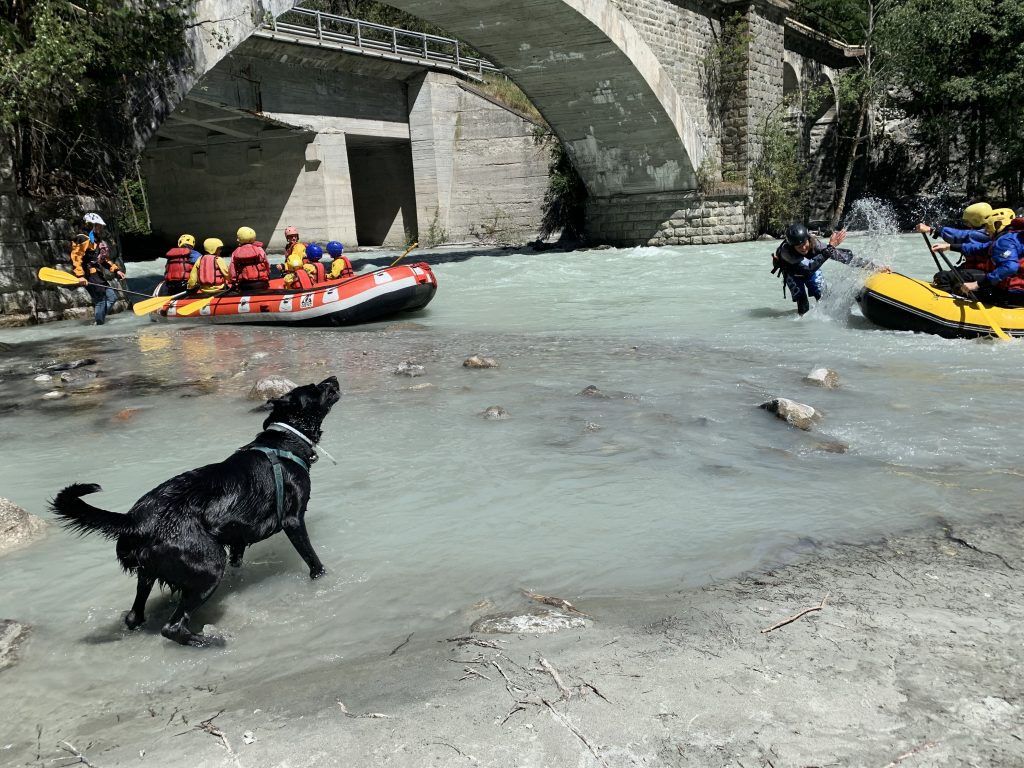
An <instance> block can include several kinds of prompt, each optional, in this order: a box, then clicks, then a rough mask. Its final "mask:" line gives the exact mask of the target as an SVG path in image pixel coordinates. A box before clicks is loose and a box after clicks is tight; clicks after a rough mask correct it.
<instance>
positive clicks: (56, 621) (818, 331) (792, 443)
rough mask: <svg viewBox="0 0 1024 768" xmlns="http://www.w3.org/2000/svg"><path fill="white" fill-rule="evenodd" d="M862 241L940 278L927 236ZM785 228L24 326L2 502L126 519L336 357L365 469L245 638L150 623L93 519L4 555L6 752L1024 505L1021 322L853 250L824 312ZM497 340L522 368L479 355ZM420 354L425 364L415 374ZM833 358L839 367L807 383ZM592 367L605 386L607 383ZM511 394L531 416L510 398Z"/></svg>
mask: <svg viewBox="0 0 1024 768" xmlns="http://www.w3.org/2000/svg"><path fill="white" fill-rule="evenodd" d="M847 245H848V246H850V247H851V248H853V249H854V250H855V251H856V252H857V253H858V254H860V255H866V256H869V257H872V258H874V259H876V260H878V261H882V262H885V263H889V264H891V265H892V266H893V268H894V269H896V270H898V271H902V272H904V273H906V274H911V275H914V276H924V275H928V274H930V273H931V271H933V269H932V263H931V261H930V259H929V257H928V255H927V254H926V253H925V252H924V247H923V245H922V242H921V239H920V237H918V236H910V235H903V236H892V235H885V236H873V235H867V234H861V235H856V234H855V235H854V236H851V238H850V239H849V240H848V241H847ZM773 248H774V245H773V244H769V243H764V242H756V243H742V244H735V245H713V246H692V247H669V248H646V247H641V248H627V249H606V250H589V251H577V252H573V253H564V254H563V253H550V252H547V253H515V254H510V253H507V252H502V251H491V252H481V253H480V255H477V256H474V257H472V258H468V259H465V260H459V261H450V262H444V263H439V264H437V265H436V266H435V267H434V269H435V272H436V274H437V277H438V282H439V289H438V293H437V295H436V297H435V299H434V301H433V303H432V304H431V305H430V306H429V307H428V308H427V309H426V310H424V311H422V312H420V313H417V314H415V315H411V316H407V317H404V318H400V319H395V320H392V321H388V322H381V323H377V324H373V325H368V326H361V327H353V328H330V329H290V328H264V327H247V326H218V327H208V326H205V325H202V324H201V323H199V322H197V323H196V324H194V325H189V326H187V327H186V326H184V325H180V326H174V327H169V326H166V325H161V324H157V323H151V322H149V321H148V320H147V319H145V318H137V317H135V316H134V315H132V314H131V313H127V314H125V313H122V314H119V315H116V316H114V317H113V318H112V319H111V320H110V322H109V323H108V324H107V325H106V326H103V327H102V328H98V327H94V326H92V327H91V326H86V325H84V324H83V323H81V322H62V323H56V324H50V325H45V326H39V327H34V328H25V329H8V330H3V331H0V343H3V345H4V347H3V349H4V361H3V366H2V368H3V371H4V375H3V381H2V383H0V391H2V392H3V394H4V396H5V397H4V401H5V402H4V405H5V406H6V408H5V409H3V410H2V411H0V413H2V417H0V439H2V440H3V444H4V446H5V450H4V461H3V462H2V464H0V495H2V496H4V497H6V498H9V499H11V500H12V501H14V502H15V503H17V504H19V505H21V506H23V507H25V508H26V509H28V510H29V511H31V512H33V513H35V514H37V515H40V516H42V517H47V512H46V503H47V500H48V499H50V498H52V496H53V495H54V494H55V493H56V491H57V490H59V489H60V488H61V487H63V486H64V485H66V484H68V483H70V482H73V481H91V482H98V483H100V484H101V485H102V486H103V492H102V493H100V494H96V495H94V496H92V497H90V501H91V502H92V503H94V504H97V505H98V506H102V507H105V508H108V509H112V510H117V511H126V510H127V509H128V508H129V507H130V506H131V504H132V503H133V501H134V500H135V499H136V498H138V497H139V496H140V495H141V494H143V493H144V492H145V491H147V490H148V489H149V488H151V487H153V486H154V485H156V484H157V483H159V482H161V481H162V480H164V479H166V478H168V477H170V476H172V475H174V474H177V473H179V472H181V471H184V470H186V469H189V468H192V467H194V466H199V465H201V464H205V463H209V462H214V461H219V460H220V459H222V458H223V457H225V456H226V455H227V454H228V453H229V452H230V451H232V450H233V449H234V448H236V447H237V446H239V445H242V444H244V443H246V442H248V441H249V440H250V439H251V438H252V437H253V436H254V435H255V434H256V432H257V431H258V429H259V425H260V423H261V422H262V419H263V417H264V416H263V414H262V413H254V412H253V410H252V409H253V407H254V405H255V403H253V402H252V401H249V400H247V399H246V394H247V392H248V390H249V389H250V387H251V386H252V385H253V383H254V382H255V381H256V380H258V379H259V378H261V377H264V376H270V375H274V376H285V377H288V378H290V379H292V380H294V381H295V382H297V383H308V382H311V381H319V380H320V379H322V378H323V377H324V376H326V375H328V374H335V375H337V376H338V378H339V380H340V381H341V384H342V390H343V393H344V394H343V397H342V400H341V402H340V403H339V404H338V405H337V406H336V407H335V409H334V411H333V412H332V414H331V415H330V416H329V417H328V419H327V421H326V423H325V428H324V439H323V445H324V447H325V448H326V449H327V450H328V451H329V452H330V453H331V454H332V455H333V456H334V457H335V458H336V459H338V461H339V464H338V466H334V465H332V464H331V463H330V461H329V460H328V459H326V458H324V459H321V461H320V462H319V463H317V464H316V465H315V466H314V467H313V469H312V477H313V496H312V500H311V502H310V505H309V512H308V515H307V521H308V525H309V529H310V533H311V537H312V539H313V542H314V546H315V547H316V549H317V551H318V553H319V554H320V557H321V559H322V560H323V561H324V564H325V566H326V568H327V571H328V573H327V575H326V576H325V577H324V578H322V579H320V580H318V581H316V582H311V581H310V580H309V579H308V576H307V571H306V568H305V567H304V566H303V564H302V562H301V560H300V559H299V557H298V556H297V554H296V553H295V552H294V551H293V550H292V548H291V546H290V545H289V543H288V541H287V539H286V538H285V537H284V536H275V537H273V538H272V539H270V540H268V541H266V542H263V543H261V544H258V545H255V546H253V547H252V548H251V549H250V550H248V551H247V553H246V562H245V564H244V566H243V567H242V568H241V569H237V570H230V572H229V573H228V574H227V576H226V578H225V580H224V582H223V584H222V585H221V587H220V589H219V590H218V592H217V593H216V595H215V596H214V598H213V599H212V600H211V602H210V603H209V604H208V605H207V606H206V607H205V608H203V609H201V611H200V612H199V613H198V615H197V617H196V627H197V628H198V627H199V626H201V625H203V624H204V623H206V624H212V625H214V626H215V627H216V631H217V632H219V633H222V634H224V635H225V636H226V637H227V644H226V646H225V647H224V648H222V649H206V650H200V651H197V650H194V649H186V648H181V647H178V646H175V645H173V644H172V643H170V642H168V641H166V640H164V639H163V638H161V637H160V635H159V628H160V626H161V624H162V623H163V620H164V619H165V617H166V616H167V615H168V614H169V612H170V610H171V609H172V607H173V604H172V602H171V600H170V597H169V596H168V595H162V596H161V595H159V594H157V593H154V597H153V598H152V599H151V601H150V607H149V612H148V617H149V623H148V624H147V626H146V627H145V628H144V629H143V630H141V631H139V632H135V633H129V632H127V631H126V630H125V629H124V627H123V624H122V616H123V614H124V612H125V611H126V610H127V609H128V607H129V606H130V604H131V601H132V598H133V596H134V581H133V580H132V579H130V578H129V577H127V576H125V575H124V574H123V573H122V572H121V571H120V569H119V567H118V564H117V561H116V559H115V555H114V545H113V543H111V542H109V541H106V540H104V539H102V538H100V537H98V536H91V537H85V538H78V537H76V536H73V535H71V534H69V533H66V532H64V531H61V530H54V531H53V532H52V533H51V534H50V535H49V536H47V537H46V538H45V539H44V540H43V541H41V542H40V543H38V544H36V545H34V546H31V547H29V548H27V549H22V550H19V551H16V552H14V553H12V554H9V555H6V556H4V557H3V558H2V559H0V573H2V574H3V590H2V594H0V617H9V618H15V619H18V620H20V621H22V622H27V623H29V624H31V625H33V634H32V638H31V641H30V644H29V645H28V647H27V648H26V650H25V653H24V654H23V659H22V661H21V662H20V663H19V664H18V665H17V666H15V667H13V668H11V669H8V670H5V671H4V672H2V673H0V680H2V683H3V688H4V699H5V702H6V703H5V705H4V709H5V714H4V716H3V718H2V724H0V731H2V733H0V748H9V749H11V750H13V752H18V751H19V750H26V752H25V754H27V753H28V751H31V747H32V745H33V744H34V743H35V739H36V731H35V729H36V724H38V723H41V722H43V721H46V722H47V723H54V722H66V723H68V722H71V721H74V720H76V719H78V718H87V717H92V718H94V719H95V720H96V721H97V722H101V721H102V717H109V716H111V715H110V712H111V711H114V710H116V711H122V710H124V711H132V712H135V711H138V710H139V708H141V707H143V706H144V703H145V702H148V701H154V700H157V699H159V698H160V697H161V696H169V695H173V692H174V691H180V690H185V689H190V688H192V687H196V686H202V685H206V684H207V683H208V681H209V680H211V679H218V680H223V679H227V678H230V679H231V680H232V681H233V683H234V684H235V686H237V687H238V688H240V689H241V688H245V689H246V690H248V691H249V694H247V695H251V692H252V690H257V691H259V690H261V689H260V687H259V681H260V680H261V678H264V677H265V676H266V675H267V670H268V665H271V666H272V668H273V670H274V671H275V672H276V673H279V674H278V675H276V676H277V677H280V676H281V675H282V674H284V673H286V672H287V673H289V674H290V673H292V672H299V671H301V672H306V673H315V672H316V671H317V670H323V672H324V674H330V673H331V671H332V670H338V669H343V668H344V665H345V664H346V663H348V662H353V661H358V660H360V659H362V658H364V657H366V656H367V655H373V654H376V655H380V654H381V652H382V651H383V652H384V654H386V653H387V651H388V650H389V649H392V648H395V647H397V646H398V645H400V644H401V643H402V642H403V641H404V640H405V639H406V638H408V637H409V636H410V635H411V634H412V635H418V636H432V635H436V636H439V637H440V636H451V635H453V634H465V633H466V632H467V631H468V628H469V623H470V621H471V618H467V617H471V616H476V615H479V611H478V612H477V613H474V612H473V609H472V608H471V607H472V606H474V605H475V604H478V603H480V602H481V601H485V602H484V606H485V609H481V610H490V611H500V610H504V609H510V608H514V607H523V598H522V596H521V595H520V593H519V589H520V588H529V589H533V590H535V591H537V592H541V593H544V594H548V595H556V596H559V597H562V598H568V599H570V600H572V601H573V602H575V603H582V604H588V603H591V604H592V603H594V602H596V601H599V600H600V599H601V598H602V597H607V596H619V597H621V596H623V595H626V596H628V595H636V596H638V597H642V596H643V595H645V594H651V593H653V592H664V591H671V590H672V589H677V588H681V587H692V586H695V585H700V584H703V583H707V582H710V581H713V580H715V579H720V578H724V577H727V576H730V575H733V574H736V573H739V572H742V571H744V570H747V569H751V568H755V567H768V566H770V565H771V564H773V563H777V562H782V561H785V560H787V559H790V558H792V557H793V556H794V554H795V553H798V552H800V551H806V550H807V549H809V548H812V547H815V546H824V545H828V544H829V543H831V542H838V541H843V542H849V541H863V540H868V539H873V538H876V537H879V536H881V535H884V534H886V533H890V532H896V531H902V530H906V529H908V528H913V527H915V526H919V525H921V524H923V523H925V522H926V521H931V520H934V519H936V518H945V519H950V520H963V519H967V518H974V517H978V516H984V515H986V514H987V513H989V512H992V511H1000V510H1007V509H1016V507H1017V505H1018V497H1019V494H1020V481H1021V474H1022V470H1021V466H1020V450H1019V448H1018V446H1019V445H1022V444H1024V434H1022V429H1024V428H1022V424H1024V422H1022V420H1020V419H1017V418H1015V417H1013V416H1012V413H1011V412H1010V411H1008V409H1007V407H1006V402H1007V401H1008V399H1009V394H1010V393H1009V389H1008V383H1012V382H1013V381H1016V380H1018V378H1019V370H1020V368H1021V365H1022V362H1024V345H1022V344H1021V343H1019V342H1018V343H1012V344H1005V343H997V342H992V341H986V340H976V341H953V340H944V339H940V338H938V337H933V336H922V335H913V334H909V333H896V332H891V331H886V330H882V329H879V328H877V327H874V326H872V325H871V324H870V323H868V322H867V321H865V320H864V319H863V318H862V317H861V316H860V315H859V312H858V311H857V309H856V304H855V301H854V295H855V293H856V290H857V287H858V285H859V281H860V280H861V279H862V277H863V273H862V272H860V271H858V270H856V269H853V268H849V267H845V266H843V265H840V264H835V263H829V264H827V265H826V267H825V268H824V270H825V274H826V276H827V278H828V280H829V282H830V284H831V286H832V291H831V293H830V294H829V296H828V297H827V298H826V299H825V300H824V301H823V302H821V303H820V304H818V305H817V306H816V307H815V308H814V309H813V310H812V311H811V312H810V313H809V314H808V315H807V316H805V317H804V318H799V319H798V318H797V316H796V312H795V305H794V304H793V302H792V301H790V300H789V299H788V298H783V296H782V289H781V283H780V281H779V280H778V279H776V278H774V277H772V276H771V275H770V274H769V270H770V259H769V255H770V251H771V250H772V249H773ZM385 255H386V254H385ZM159 268H160V267H159V265H154V264H149V265H129V269H130V272H131V274H132V275H136V276H137V275H140V274H142V275H143V276H145V275H146V274H154V273H155V272H156V271H158V270H159ZM475 353H480V354H483V355H486V356H490V357H493V358H495V359H496V360H497V361H498V362H499V363H500V367H499V368H497V369H490V370H470V369H467V368H465V367H463V365H462V362H463V360H465V359H466V358H467V357H469V356H470V355H472V354H475ZM83 357H93V358H95V359H96V360H97V363H96V365H94V366H87V367H86V368H83V369H76V370H75V371H72V372H71V373H73V374H78V373H81V372H83V371H86V370H94V371H96V372H97V374H98V377H97V381H99V382H112V386H107V387H106V388H103V389H101V390H100V391H98V392H88V391H85V392H75V393H72V394H71V396H69V397H67V398H64V399H61V400H54V401H46V400H42V399H40V398H41V396H42V394H43V393H44V392H46V391H47V390H48V389H52V387H51V386H42V385H40V384H39V383H38V382H35V381H34V380H33V378H34V376H35V373H34V372H33V371H34V367H35V366H37V365H39V364H40V363H43V362H46V361H50V360H73V359H79V358H83ZM405 361H412V362H415V363H417V364H420V365H422V366H424V375H422V376H419V377H416V378H410V377H408V376H402V375H396V373H395V369H396V368H397V367H398V366H399V364H400V363H402V362H405ZM818 367H828V368H831V369H833V370H835V371H836V372H837V373H838V375H839V378H840V380H841V386H840V387H839V388H838V389H835V390H826V389H822V388H818V387H813V386H809V385H808V384H806V383H803V382H802V379H803V378H804V376H806V374H807V373H809V372H810V371H811V370H812V369H814V368H818ZM93 383H95V382H93ZM86 384H89V382H86ZM590 385H594V386H596V387H598V388H599V389H600V390H601V391H602V392H603V393H605V394H607V395H609V396H608V397H606V398H593V397H584V396H581V395H580V392H581V391H582V390H583V389H584V388H585V387H587V386H590ZM775 396H785V397H790V398H793V399H795V400H798V401H801V402H804V403H808V404H810V405H813V406H815V407H816V408H818V409H819V410H820V411H822V413H823V415H824V418H823V420H822V422H821V423H820V425H819V426H818V427H816V428H815V429H814V430H812V431H810V432H804V431H800V430H797V429H794V428H792V427H789V426H788V425H786V424H784V423H783V422H781V421H779V420H777V419H776V418H774V417H773V416H771V415H769V414H768V413H766V412H765V411H764V410H760V409H759V408H758V406H759V404H761V403H763V402H764V401H766V400H768V399H769V398H772V397H775ZM15 405H16V406H18V407H14V406H15ZM490 406H501V407H503V408H504V409H506V410H507V412H508V413H509V415H510V417H511V418H509V419H507V420H504V421H490V420H486V419H484V418H483V417H482V416H481V415H480V414H481V412H483V411H484V410H485V409H486V408H488V407H490ZM244 683H250V684H252V685H249V686H244V685H242V684H244ZM253 686H255V688H254V687H253ZM293 693H294V692H293ZM266 695H267V697H268V698H272V699H274V700H275V701H277V702H282V701H296V700H298V699H301V697H300V696H298V695H295V696H289V694H288V692H287V691H284V690H282V689H281V688H280V687H278V688H277V689H275V690H274V692H273V693H271V692H270V689H267V690H266ZM256 698H257V699H259V698H260V697H259V695H257V697H256ZM12 702H16V705H15V706H14V708H13V712H12V710H11V709H10V704H11V703H12ZM248 703H249V704H252V706H256V707H258V706H266V703H265V702H262V703H261V701H259V700H256V701H250V702H248ZM295 706H297V707H298V706H299V705H298V704H296V705H295ZM99 713H104V714H102V715H101V714H99ZM10 745H14V746H10Z"/></svg>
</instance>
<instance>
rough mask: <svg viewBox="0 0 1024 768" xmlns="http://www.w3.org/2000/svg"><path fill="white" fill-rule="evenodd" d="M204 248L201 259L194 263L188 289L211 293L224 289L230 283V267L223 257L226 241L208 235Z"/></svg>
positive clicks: (204, 241)
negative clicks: (222, 252)
mask: <svg viewBox="0 0 1024 768" xmlns="http://www.w3.org/2000/svg"><path fill="white" fill-rule="evenodd" d="M203 250H204V251H206V253H204V254H203V255H202V256H200V257H199V261H197V262H196V263H195V264H193V265H192V271H191V272H190V273H189V276H188V286H187V287H188V290H190V291H195V290H198V291H199V293H205V294H211V293H217V292H218V291H221V290H223V289H224V286H225V285H227V283H228V276H229V274H230V267H229V266H228V263H227V260H226V259H224V258H222V257H221V255H220V254H221V251H223V250H224V242H223V241H222V240H220V238H216V237H208V238H206V239H205V240H203Z"/></svg>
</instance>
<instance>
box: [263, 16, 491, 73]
mask: <svg viewBox="0 0 1024 768" xmlns="http://www.w3.org/2000/svg"><path fill="white" fill-rule="evenodd" d="M260 29H262V30H268V31H270V32H273V33H275V34H282V35H294V36H296V37H305V38H309V39H313V40H317V41H318V42H320V43H326V44H334V45H338V46H341V47H343V48H357V49H359V50H360V51H362V52H366V53H373V54H384V55H386V54H391V55H392V56H394V57H396V58H398V57H402V58H415V59H417V60H419V61H422V62H425V63H428V64H433V65H439V66H441V67H443V68H445V69H455V70H458V71H460V72H463V73H465V74H466V75H469V76H473V75H474V73H475V74H476V76H477V77H483V74H484V72H500V71H501V70H500V69H498V67H496V66H494V65H493V64H492V63H491V62H489V61H487V60H486V59H481V58H477V57H475V56H466V55H465V54H463V53H462V45H461V43H460V42H459V41H458V40H455V39H454V38H450V37H438V36H437V35H428V34H426V33H424V32H413V31H412V30H409V29H401V28H399V27H388V26H384V25H383V24H374V23H372V22H369V21H363V20H361V19H350V18H348V17H347V16H336V15H334V14H333V13H323V12H322V11H311V10H307V9H306V8H292V9H291V10H290V11H286V12H285V13H283V14H281V15H280V16H278V17H277V18H276V19H274V20H272V21H270V22H267V23H264V24H263V25H262V26H261V27H260Z"/></svg>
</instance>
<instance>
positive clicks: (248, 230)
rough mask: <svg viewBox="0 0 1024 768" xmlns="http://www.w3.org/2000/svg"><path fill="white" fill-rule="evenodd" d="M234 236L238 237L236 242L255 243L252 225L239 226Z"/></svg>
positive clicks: (254, 232)
mask: <svg viewBox="0 0 1024 768" xmlns="http://www.w3.org/2000/svg"><path fill="white" fill-rule="evenodd" d="M235 237H237V238H238V242H240V243H242V244H243V245H244V244H245V243H255V242H256V230H255V229H253V228H252V227H239V228H238V231H237V232H236V233H235Z"/></svg>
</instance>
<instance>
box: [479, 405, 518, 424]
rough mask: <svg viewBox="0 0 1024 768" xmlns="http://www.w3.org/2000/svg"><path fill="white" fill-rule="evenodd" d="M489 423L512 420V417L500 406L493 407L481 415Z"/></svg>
mask: <svg viewBox="0 0 1024 768" xmlns="http://www.w3.org/2000/svg"><path fill="white" fill-rule="evenodd" d="M480 415H481V416H483V417H484V418H485V419H487V420H488V421H504V420H505V419H511V418H512V416H511V415H510V414H509V412H508V411H506V410H505V409H504V408H502V407H501V406H500V405H492V406H491V407H490V408H487V409H486V410H484V411H482V412H481V413H480Z"/></svg>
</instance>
